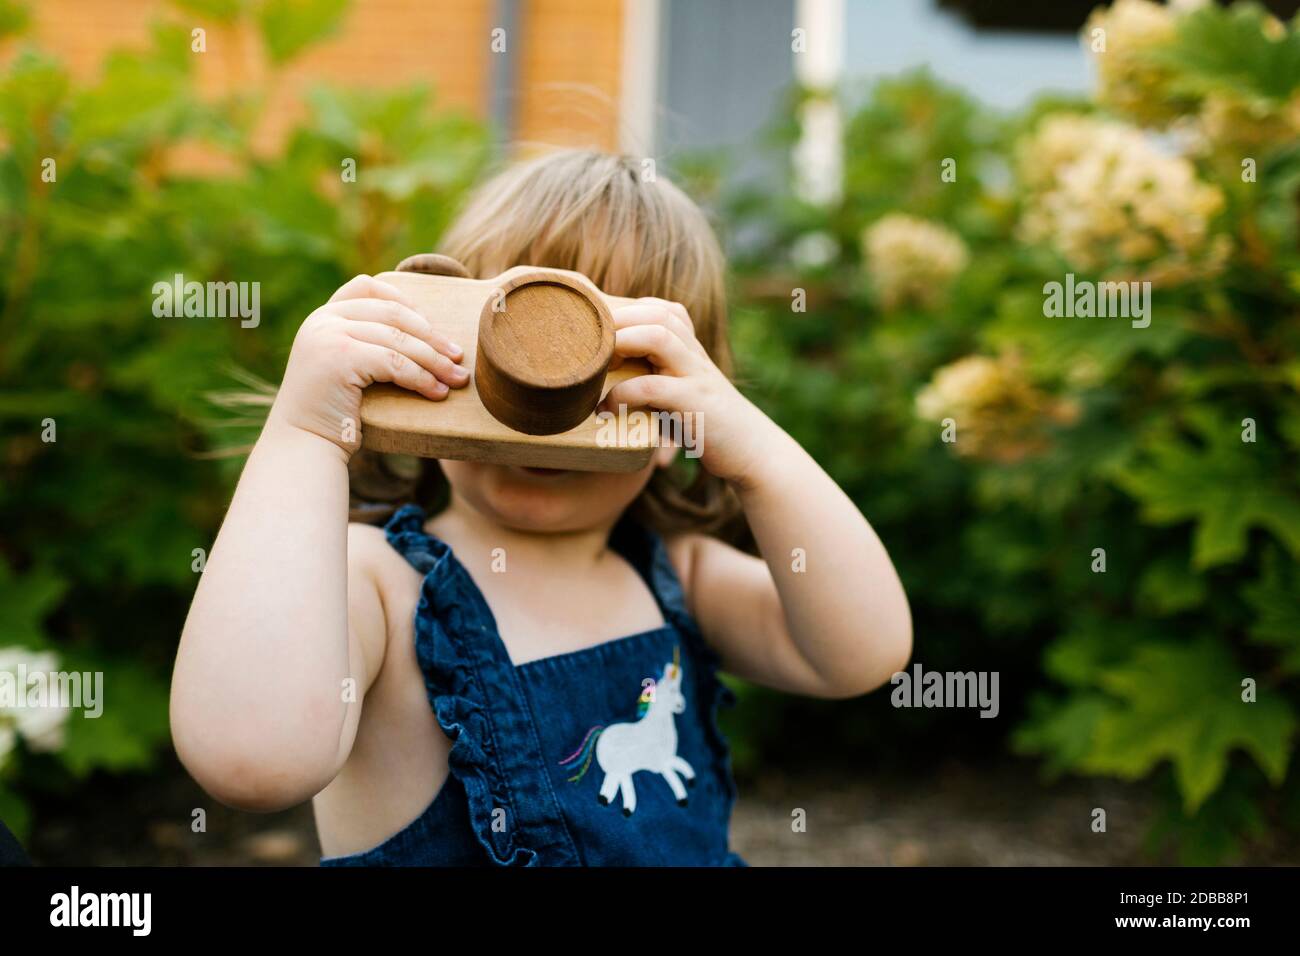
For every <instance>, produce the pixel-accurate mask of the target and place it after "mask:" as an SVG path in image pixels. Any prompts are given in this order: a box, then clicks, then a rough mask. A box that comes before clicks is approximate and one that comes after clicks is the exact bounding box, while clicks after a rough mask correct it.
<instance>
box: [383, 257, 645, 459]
mask: <svg viewBox="0 0 1300 956" xmlns="http://www.w3.org/2000/svg"><path fill="white" fill-rule="evenodd" d="M376 278H378V279H381V280H382V281H384V282H387V283H390V284H391V285H394V286H396V287H397V288H398V289H400V290H401V291H402V292H403V293H405V295H406V296H407V297H408V298H410V299H411V300H412V301H413V302H414V303H415V305H416V306H417V308H418V309H419V311H420V312H421V314H423V315H424V317H425V318H426V319H428V320H429V322H430V323H431V324H432V325H433V327H434V328H435V329H437V330H438V331H440V332H442V333H443V334H445V335H446V336H447V337H448V338H449V339H450V340H451V341H453V342H455V343H457V344H458V345H460V346H461V347H462V348H463V349H464V350H465V357H464V359H463V360H462V363H461V364H463V365H464V366H465V368H467V369H469V371H470V382H469V384H468V385H466V386H465V387H464V388H454V389H451V391H450V393H449V394H448V396H447V398H446V399H444V400H442V401H438V402H435V401H431V400H430V399H427V398H425V397H424V396H422V395H417V394H416V393H415V392H411V391H408V390H407V389H404V388H400V387H399V386H396V385H391V384H388V383H376V384H374V385H371V386H370V387H369V388H367V389H366V390H365V392H364V393H363V394H362V398H361V435H362V444H363V445H364V446H365V447H366V448H372V449H375V450H377V451H383V452H395V453H399V454H407V455H417V456H419V457H422V458H452V459H464V460H471V461H483V462H491V463H494V464H505V465H526V466H531V467H537V468H570V469H575V470H579V471H636V470H638V469H640V468H642V467H644V466H645V465H646V464H647V463H648V462H649V460H650V455H651V453H652V451H653V445H652V440H651V438H652V432H651V430H650V428H649V427H646V425H645V423H644V422H642V423H640V427H627V423H625V424H624V427H622V428H618V427H617V423H612V422H610V421H608V420H602V419H599V418H597V417H596V415H595V414H594V412H595V409H596V406H597V405H598V404H599V402H600V400H601V398H603V397H604V395H605V394H606V393H607V392H608V391H609V389H611V388H613V387H614V386H615V385H617V384H618V383H619V382H622V381H625V380H627V379H629V378H632V377H633V376H635V375H641V374H644V373H646V372H648V371H649V370H650V367H649V365H647V364H646V363H645V362H643V361H640V360H627V361H625V362H623V363H622V364H620V366H619V367H618V368H617V369H615V370H613V371H609V365H610V360H611V359H612V358H613V352H614V323H613V318H612V316H611V310H612V309H613V308H615V307H617V306H620V305H623V304H626V303H628V302H630V301H632V300H630V299H624V298H619V297H617V296H609V295H605V294H604V293H603V292H601V291H600V290H599V289H597V288H596V286H595V285H594V284H593V283H592V282H591V281H590V280H589V279H587V278H586V277H585V276H583V275H581V274H579V273H577V272H567V271H565V270H562V269H544V268H539V267H535V266H516V267H515V268H513V269H508V270H506V271H505V272H503V273H501V274H500V275H498V276H494V277H493V278H491V279H472V278H470V277H469V275H468V273H466V271H465V269H464V267H463V266H461V264H460V263H458V262H457V261H456V260H454V259H450V258H448V257H446V256H439V255H432V254H426V255H419V256H412V257H410V258H408V259H405V260H403V262H402V263H401V264H400V265H398V267H397V271H395V272H384V273H381V274H380V275H378V276H377V277H376ZM632 414H633V415H641V416H644V415H645V413H644V412H633V413H632Z"/></svg>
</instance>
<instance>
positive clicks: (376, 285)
mask: <svg viewBox="0 0 1300 956" xmlns="http://www.w3.org/2000/svg"><path fill="white" fill-rule="evenodd" d="M449 356H454V357H455V358H459V353H458V350H457V349H455V348H454V347H453V346H451V345H450V343H448V342H447V341H446V340H445V339H443V338H442V337H441V336H439V335H438V333H436V332H434V331H433V330H432V329H431V328H430V327H429V326H428V323H427V321H426V320H424V318H423V317H422V316H420V315H419V314H418V313H417V312H415V311H414V310H413V309H411V308H410V307H409V304H408V303H403V302H402V301H401V295H400V293H399V292H398V291H397V290H396V289H394V288H393V287H392V286H389V285H386V284H385V283H381V282H377V281H376V280H374V279H371V278H370V277H368V276H367V277H361V276H359V277H358V278H357V279H355V280H353V281H352V282H350V283H348V284H347V285H345V286H344V287H343V288H342V289H340V290H339V291H338V292H337V293H336V294H335V296H334V298H333V299H331V300H330V302H329V303H328V304H327V305H326V306H323V307H322V308H321V309H318V310H317V311H316V312H314V313H312V315H311V316H309V317H308V318H307V320H306V321H305V322H304V323H303V326H302V328H301V329H300V330H299V333H298V336H297V338H296V339H295V342H294V348H293V352H292V354H291V356H290V359H289V365H288V368H287V370H286V372H285V378H284V383H283V385H282V386H281V389H280V392H279V394H278V395H277V398H276V401H275V404H274V406H273V407H272V410H271V413H270V415H269V417H268V420H267V424H266V427H265V428H264V429H263V432H262V435H261V437H260V438H259V439H258V442H257V445H256V446H255V448H254V449H253V452H252V454H251V455H250V456H249V459H248V463H247V464H246V465H245V467H244V472H243V474H242V475H241V476H240V480H239V485H238V487H237V489H236V491H235V495H234V498H233V500H232V501H231V504H230V509H229V511H228V512H227V514H226V519H225V522H224V523H223V524H222V527H221V531H220V533H219V534H218V535H217V539H216V541H215V542H214V544H213V546H212V549H211V554H210V555H209V558H208V560H207V564H206V567H205V569H204V571H203V574H202V576H201V578H200V579H199V586H198V589H197V591H196V592H195V595H194V601H193V604H192V605H191V607H190V612H189V615H188V617H187V618H186V621H185V628H184V632H183V633H182V636H181V643H180V648H179V650H178V652H177V657H176V667H175V671H174V674H173V677H172V693H171V725H172V737H173V740H174V742H175V744H176V750H177V753H178V754H179V755H180V757H181V760H182V761H183V762H184V763H185V765H186V767H187V768H188V769H189V771H190V772H191V773H192V774H193V775H194V777H195V778H196V779H197V780H198V781H199V783H200V784H202V785H203V786H204V788H205V789H207V790H208V791H209V792H210V793H212V794H213V795H214V796H215V797H217V798H218V799H220V800H222V801H223V802H226V803H230V804H233V805H236V806H240V807H244V808H246V809H255V810H273V809H278V808H282V807H285V806H291V805H293V804H295V803H301V802H302V801H304V800H307V799H309V798H310V797H312V796H314V795H315V794H316V793H317V792H319V791H320V790H321V789H323V788H324V787H325V785H326V784H328V783H329V782H330V780H332V779H333V778H334V776H335V775H336V774H337V773H338V770H339V769H340V768H341V767H342V765H343V762H344V761H345V760H346V759H347V755H348V753H349V751H350V749H351V746H352V740H353V737H354V735H355V733H356V727H357V721H358V719H359V716H360V702H361V699H362V695H363V694H364V691H365V689H366V688H367V687H368V686H369V683H370V681H371V679H373V677H374V675H375V673H376V672H377V670H378V667H379V662H380V660H381V659H382V653H383V646H384V641H385V626H384V617H383V611H382V605H381V602H380V599H379V595H378V592H377V590H376V587H375V583H374V580H373V579H372V578H371V577H370V576H369V574H368V572H367V571H366V567H367V565H366V562H365V561H364V560H363V557H364V555H362V559H360V560H357V561H354V562H353V567H352V568H351V569H349V561H348V556H349V547H348V540H349V531H348V524H347V513H348V471H347V465H348V459H349V457H350V456H351V454H352V452H353V451H354V450H355V447H356V445H357V439H356V434H358V433H359V424H358V421H359V413H358V409H359V402H360V394H361V389H362V388H363V387H364V386H365V385H368V384H369V383H370V382H372V381H380V380H382V381H394V382H396V383H397V384H399V385H403V386H405V387H407V388H411V389H413V390H416V391H419V392H420V393H421V394H424V395H427V396H428V397H430V398H441V397H444V396H445V395H446V394H447V385H448V384H450V385H463V384H464V383H465V381H467V380H468V376H466V375H464V374H463V370H460V372H459V373H458V372H457V369H458V366H455V364H454V361H453V359H452V358H450V357H449ZM349 420H350V422H351V427H349V426H348V422H349ZM359 550H361V551H364V549H359ZM349 678H353V679H355V682H356V683H355V688H351V689H353V690H355V693H354V694H348V693H346V692H345V691H347V690H348V689H350V688H349V687H348V686H347V685H345V681H346V680H348V679H349Z"/></svg>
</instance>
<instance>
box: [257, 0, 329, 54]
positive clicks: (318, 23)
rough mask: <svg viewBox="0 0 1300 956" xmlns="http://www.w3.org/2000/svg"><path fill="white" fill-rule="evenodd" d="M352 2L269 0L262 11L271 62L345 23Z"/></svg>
mask: <svg viewBox="0 0 1300 956" xmlns="http://www.w3.org/2000/svg"><path fill="white" fill-rule="evenodd" d="M349 6H350V2H349V0H266V2H265V4H263V6H262V14H261V27H262V39H263V40H264V41H265V42H266V48H267V52H268V53H269V54H270V56H271V60H272V62H274V63H284V62H286V61H287V60H291V59H293V58H294V57H295V56H297V55H298V54H299V53H301V52H302V51H303V50H304V49H306V48H307V47H309V46H311V45H312V44H313V43H316V42H318V41H320V40H323V39H325V38H326V37H327V36H330V35H331V34H332V33H334V32H335V31H336V30H337V29H338V28H339V26H340V25H341V24H342V22H343V15H344V14H345V13H347V11H348V7H349Z"/></svg>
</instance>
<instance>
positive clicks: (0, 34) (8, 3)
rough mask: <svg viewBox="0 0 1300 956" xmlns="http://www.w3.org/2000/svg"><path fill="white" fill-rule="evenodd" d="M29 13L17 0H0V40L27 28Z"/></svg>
mask: <svg viewBox="0 0 1300 956" xmlns="http://www.w3.org/2000/svg"><path fill="white" fill-rule="evenodd" d="M29 18H30V15H29V14H28V12H27V7H26V5H25V4H22V3H19V2H18V0H0V40H3V39H4V38H5V37H9V36H14V35H15V34H18V33H22V32H23V31H24V30H26V29H27V22H28V20H29Z"/></svg>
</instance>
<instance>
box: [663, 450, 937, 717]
mask: <svg viewBox="0 0 1300 956" xmlns="http://www.w3.org/2000/svg"><path fill="white" fill-rule="evenodd" d="M780 438H781V439H784V441H781V440H777V441H774V452H775V454H774V456H773V458H772V460H771V461H770V462H769V465H770V467H768V468H766V469H764V470H763V471H762V472H760V474H758V475H757V476H756V477H755V478H754V479H753V481H752V483H751V484H748V485H744V486H737V488H738V491H739V492H740V497H741V501H742V503H743V504H744V507H745V516H746V518H747V519H748V521H749V525H750V528H751V529H752V530H753V532H754V536H755V538H756V539H757V541H758V546H759V549H760V551H761V552H762V555H763V558H762V559H759V558H755V557H752V556H750V555H747V554H744V553H743V552H740V551H737V550H736V549H735V548H732V547H731V546H729V545H727V544H724V543H722V542H720V541H718V540H716V539H714V538H709V537H707V536H704V535H689V536H685V537H683V538H681V539H678V540H677V541H674V542H673V544H672V547H671V554H672V556H673V561H674V564H675V565H676V566H677V567H678V568H679V569H681V572H682V573H683V574H684V575H685V576H686V579H685V580H686V584H685V586H686V589H687V594H688V596H689V599H690V601H691V608H692V611H693V612H694V613H695V615H696V617H697V619H698V620H699V623H700V627H701V629H702V630H703V631H704V633H705V634H706V635H708V638H709V642H710V644H711V645H712V646H713V647H714V648H715V649H716V650H717V651H718V653H719V654H720V655H721V657H722V663H723V666H724V667H725V668H726V669H727V670H728V671H730V672H732V673H734V674H737V675H739V676H741V677H744V678H746V679H748V680H752V681H754V682H755V683H759V684H764V685H767V686H770V687H776V688H778V689H780V690H785V691H789V692H791V693H798V694H807V695H809V696H815V697H851V696H854V695H857V694H863V693H866V692H867V691H869V690H872V689H874V688H875V687H878V686H879V685H880V684H882V683H884V682H885V681H887V680H888V679H889V677H890V675H892V674H893V673H894V672H895V671H898V670H900V669H901V668H903V667H904V666H905V664H906V662H907V659H908V657H909V656H910V654H911V649H912V620H911V612H910V611H909V609H908V604H907V597H906V595H905V594H904V593H903V588H902V584H901V583H900V582H899V580H898V575H897V573H896V572H895V571H894V566H893V564H892V562H891V561H890V559H889V555H888V554H887V553H886V552H885V548H884V546H883V545H882V544H881V543H880V539H879V538H878V537H877V536H876V534H875V532H874V531H873V530H872V528H871V526H870V525H869V524H868V523H867V521H866V519H865V518H863V517H862V515H861V514H860V513H859V512H858V509H857V508H856V507H855V506H854V505H853V502H852V501H850V500H849V498H848V496H847V495H845V494H844V492H843V491H841V490H840V489H839V487H838V486H836V484H835V483H834V482H833V481H832V480H831V479H830V477H829V476H828V475H826V473H825V472H824V471H822V469H821V468H820V467H819V466H818V465H817V464H816V462H814V461H813V460H812V458H811V457H809V456H808V454H807V453H806V452H804V451H803V449H802V448H799V447H798V445H797V444H796V443H795V442H794V441H793V440H792V439H790V438H789V437H788V436H786V435H785V434H784V433H781V436H780ZM787 443H788V444H787Z"/></svg>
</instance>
